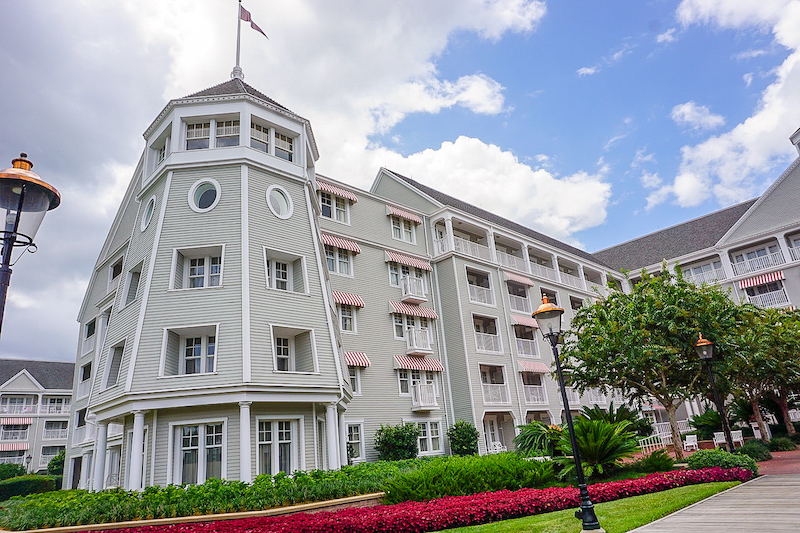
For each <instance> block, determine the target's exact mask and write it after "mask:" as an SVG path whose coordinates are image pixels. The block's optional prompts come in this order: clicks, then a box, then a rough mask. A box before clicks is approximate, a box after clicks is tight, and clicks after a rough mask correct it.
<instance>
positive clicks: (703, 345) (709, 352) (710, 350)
mask: <svg viewBox="0 0 800 533" xmlns="http://www.w3.org/2000/svg"><path fill="white" fill-rule="evenodd" d="M694 349H695V351H697V356H698V357H700V361H702V362H703V366H705V367H706V371H708V380H709V381H710V382H711V390H712V391H714V404H716V406H717V412H719V417H720V418H721V419H722V431H724V432H725V443H726V444H727V446H728V451H729V452H731V453H733V437H731V428H730V426H728V416H727V415H726V414H725V404H724V403H722V401H721V400H720V398H719V391H717V384H716V383H715V382H714V372H713V371H712V370H711V360H712V359H714V343H713V342H711V341H710V340H708V339H704V338H703V334H702V333H700V338H699V339H698V340H697V342H696V343H694Z"/></svg>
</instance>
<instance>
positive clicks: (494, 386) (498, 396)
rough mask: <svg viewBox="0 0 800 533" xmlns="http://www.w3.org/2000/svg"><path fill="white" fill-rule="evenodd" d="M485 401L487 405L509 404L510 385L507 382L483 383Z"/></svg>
mask: <svg viewBox="0 0 800 533" xmlns="http://www.w3.org/2000/svg"><path fill="white" fill-rule="evenodd" d="M481 385H482V387H483V403H485V404H487V405H508V404H510V403H511V401H510V400H509V399H508V398H509V397H508V387H506V384H505V383H482V384H481Z"/></svg>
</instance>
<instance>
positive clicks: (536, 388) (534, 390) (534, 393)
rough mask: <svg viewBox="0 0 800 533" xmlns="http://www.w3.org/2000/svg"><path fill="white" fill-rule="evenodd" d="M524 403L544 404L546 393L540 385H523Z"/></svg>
mask: <svg viewBox="0 0 800 533" xmlns="http://www.w3.org/2000/svg"><path fill="white" fill-rule="evenodd" d="M523 390H524V391H525V403H527V404H546V403H547V393H546V391H545V389H544V386H542V385H525V386H524V389H523Z"/></svg>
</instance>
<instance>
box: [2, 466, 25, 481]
mask: <svg viewBox="0 0 800 533" xmlns="http://www.w3.org/2000/svg"><path fill="white" fill-rule="evenodd" d="M24 475H25V467H24V466H22V465H18V464H16V463H0V481H2V480H4V479H11V478H12V477H17V476H24Z"/></svg>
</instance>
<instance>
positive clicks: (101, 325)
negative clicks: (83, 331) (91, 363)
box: [94, 274, 121, 354]
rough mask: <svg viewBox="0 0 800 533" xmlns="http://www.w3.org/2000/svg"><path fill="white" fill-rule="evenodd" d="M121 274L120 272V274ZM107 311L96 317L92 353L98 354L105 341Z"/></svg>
mask: <svg viewBox="0 0 800 533" xmlns="http://www.w3.org/2000/svg"><path fill="white" fill-rule="evenodd" d="M120 275H121V274H120ZM108 317H109V314H108V313H103V314H101V315H100V316H99V317H98V321H97V335H96V336H95V345H94V353H95V354H100V353H101V352H102V350H103V344H105V342H106V330H107V329H108Z"/></svg>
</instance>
